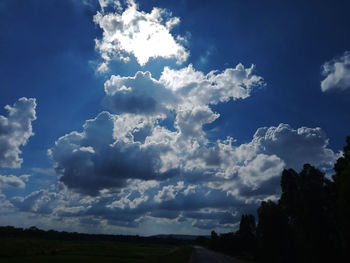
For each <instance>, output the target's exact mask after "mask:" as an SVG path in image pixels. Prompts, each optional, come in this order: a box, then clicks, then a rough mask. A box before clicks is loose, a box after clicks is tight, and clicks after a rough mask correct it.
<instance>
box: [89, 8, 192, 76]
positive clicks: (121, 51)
mask: <svg viewBox="0 0 350 263" xmlns="http://www.w3.org/2000/svg"><path fill="white" fill-rule="evenodd" d="M94 22H95V23H96V24H98V25H99V26H100V27H101V29H102V30H103V37H102V39H101V40H98V39H96V40H95V41H96V49H97V50H98V51H99V52H100V54H101V57H102V58H103V60H104V62H103V63H101V64H100V67H99V69H98V70H99V71H101V72H104V71H107V70H108V63H109V61H110V60H112V59H115V58H117V59H119V60H122V61H124V62H128V61H129V60H130V58H129V57H128V55H129V54H133V55H134V56H135V57H136V60H137V62H138V63H139V64H140V65H141V66H144V65H145V64H146V63H147V62H148V61H149V59H150V58H158V57H161V58H165V59H170V58H175V59H176V61H177V63H178V64H181V63H183V62H184V61H186V60H187V58H188V56H189V52H188V51H187V50H186V49H185V48H184V47H183V46H182V45H181V44H180V43H178V42H177V41H176V40H175V38H174V37H173V35H172V34H171V33H170V30H171V28H172V27H173V26H175V25H177V24H178V23H179V22H180V19H179V18H177V17H171V13H169V12H167V11H166V10H164V9H160V8H153V10H152V11H151V13H145V12H143V11H138V10H137V5H136V4H135V3H133V2H131V3H129V6H128V7H127V8H126V9H125V10H124V12H122V13H121V14H119V13H117V12H116V13H108V14H104V12H103V10H102V12H98V13H97V14H96V15H95V17H94ZM180 38H181V37H180ZM176 39H178V38H176Z"/></svg>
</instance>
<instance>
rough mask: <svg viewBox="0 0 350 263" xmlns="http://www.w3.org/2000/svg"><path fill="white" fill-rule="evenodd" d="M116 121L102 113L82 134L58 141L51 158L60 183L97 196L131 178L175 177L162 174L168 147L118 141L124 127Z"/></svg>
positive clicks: (172, 172)
mask: <svg viewBox="0 0 350 263" xmlns="http://www.w3.org/2000/svg"><path fill="white" fill-rule="evenodd" d="M117 121H118V117H116V116H114V115H111V114H109V113H107V112H102V113H100V114H99V115H98V116H97V117H96V118H95V119H92V120H88V121H87V122H86V123H85V125H84V130H83V132H81V133H78V132H72V133H70V134H67V135H65V136H63V137H61V138H59V139H58V140H57V141H56V143H55V146H54V147H53V148H52V149H50V150H49V155H50V156H51V157H52V159H53V160H54V161H55V163H56V168H55V169H56V172H57V173H58V174H59V175H60V181H61V182H63V183H64V184H66V185H67V186H68V187H70V188H72V189H75V190H77V191H78V192H84V193H87V194H91V195H96V194H98V192H99V191H101V190H103V189H105V188H107V189H113V188H115V189H116V190H117V189H120V188H122V187H123V186H125V184H126V180H127V179H130V178H133V179H136V178H140V179H143V180H151V179H158V180H162V179H163V178H166V177H168V176H173V175H174V173H176V171H174V170H172V169H170V170H166V171H164V172H161V170H162V169H161V168H162V166H163V164H162V159H161V157H160V156H161V155H162V154H166V153H167V152H168V151H170V150H171V149H170V148H169V146H168V145H165V144H162V143H158V144H148V145H142V144H141V143H140V142H135V141H128V142H125V141H122V140H116V138H115V136H114V133H117V134H118V129H119V127H118V126H117V124H119V125H123V124H122V123H121V122H119V123H118V122H117ZM133 128H134V127H133ZM121 130H125V127H121ZM132 132H133V131H130V133H129V135H130V134H132Z"/></svg>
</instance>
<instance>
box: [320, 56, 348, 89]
mask: <svg viewBox="0 0 350 263" xmlns="http://www.w3.org/2000/svg"><path fill="white" fill-rule="evenodd" d="M322 68H323V72H322V74H323V75H324V76H325V79H324V80H322V81H321V90H322V91H323V92H325V91H329V90H334V89H339V90H345V89H349V88H350V52H349V51H346V52H345V53H344V55H343V56H341V57H339V58H334V59H333V60H331V61H328V62H326V63H324V64H323V66H322Z"/></svg>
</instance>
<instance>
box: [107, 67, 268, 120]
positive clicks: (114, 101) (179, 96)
mask: <svg viewBox="0 0 350 263" xmlns="http://www.w3.org/2000/svg"><path fill="white" fill-rule="evenodd" d="M264 85H265V84H264V82H263V78H262V77H260V76H258V75H256V74H254V65H252V66H251V67H250V68H245V67H244V66H243V65H242V64H238V65H237V66H236V67H234V68H227V69H225V70H224V71H223V72H218V71H216V70H213V71H210V72H209V73H208V74H204V73H203V72H201V71H197V70H195V69H194V68H193V66H192V65H191V64H190V65H188V66H187V67H185V68H182V69H179V70H174V69H170V68H168V67H165V68H164V70H163V72H162V74H161V76H160V78H159V79H158V80H157V79H154V78H152V76H151V73H150V72H137V73H136V74H135V76H134V77H121V76H118V75H117V76H115V75H112V76H111V78H110V79H109V80H107V81H106V82H105V84H104V88H105V92H106V106H107V107H108V108H109V109H110V110H111V111H113V112H114V113H121V112H129V113H136V114H143V115H147V114H148V115H149V114H152V115H154V114H161V113H163V114H165V113H166V112H167V110H178V109H181V110H183V109H185V108H187V109H189V108H193V107H197V106H207V105H215V104H218V103H219V102H227V101H229V100H231V99H233V100H237V99H245V98H247V97H249V96H250V94H251V92H252V91H253V90H254V89H256V88H259V87H262V86H264Z"/></svg>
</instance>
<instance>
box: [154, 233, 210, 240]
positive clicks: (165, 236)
mask: <svg viewBox="0 0 350 263" xmlns="http://www.w3.org/2000/svg"><path fill="white" fill-rule="evenodd" d="M151 237H154V238H174V239H180V240H195V239H196V238H198V237H200V236H196V235H175V234H170V235H166V234H165V235H154V236H151ZM205 237H208V238H209V237H210V236H205Z"/></svg>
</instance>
